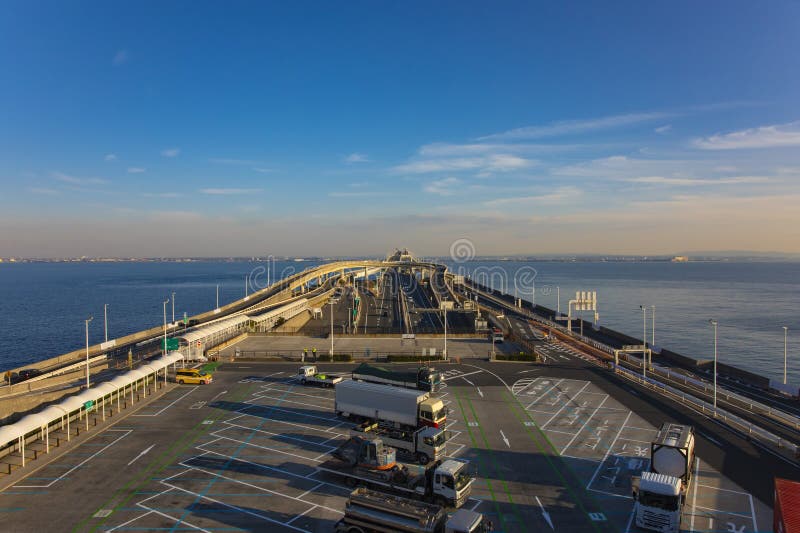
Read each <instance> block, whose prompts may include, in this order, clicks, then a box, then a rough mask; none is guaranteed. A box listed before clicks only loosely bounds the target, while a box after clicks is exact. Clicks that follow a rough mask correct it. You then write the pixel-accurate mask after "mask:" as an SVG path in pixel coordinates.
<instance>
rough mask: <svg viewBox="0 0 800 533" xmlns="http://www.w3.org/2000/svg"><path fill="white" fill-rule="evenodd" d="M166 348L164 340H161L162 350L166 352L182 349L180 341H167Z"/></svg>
mask: <svg viewBox="0 0 800 533" xmlns="http://www.w3.org/2000/svg"><path fill="white" fill-rule="evenodd" d="M166 344H167V345H166V347H165V346H164V339H161V349H166V350H177V349H178V348H180V347H181V343H180V340H178V339H167V343H166Z"/></svg>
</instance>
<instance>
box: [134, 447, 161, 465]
mask: <svg viewBox="0 0 800 533" xmlns="http://www.w3.org/2000/svg"><path fill="white" fill-rule="evenodd" d="M153 446H155V444H151V445H150V446H148V447H147V448H145V449H144V450H142V451H141V452H139V455H137V456H136V457H134V458H133V459H131V462H130V463H128V464H127V466H131V465H132V464H133V463H135V462H136V460H137V459H139V458H140V457H142V456H144V455H147V452H149V451H150V450H152V449H153Z"/></svg>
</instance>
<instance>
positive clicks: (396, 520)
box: [334, 487, 492, 533]
mask: <svg viewBox="0 0 800 533" xmlns="http://www.w3.org/2000/svg"><path fill="white" fill-rule="evenodd" d="M491 530H492V523H491V522H489V521H488V520H487V519H486V518H484V516H483V515H482V514H480V513H476V512H475V511H469V510H467V509H459V510H458V511H456V512H455V513H453V516H452V517H448V516H447V512H445V510H444V508H442V507H441V506H439V505H432V504H429V503H423V502H418V501H415V500H411V499H409V498H403V497H401V496H394V495H392V494H386V493H384V492H379V491H375V490H370V489H367V488H363V487H359V488H357V489H355V490H354V491H353V492H352V493H351V494H350V498H349V499H348V500H347V503H346V504H345V509H344V517H343V518H342V519H341V520H339V522H337V523H336V526H335V529H334V531H337V532H348V533H372V532H378V531H380V532H383V531H404V532H408V533H486V532H488V531H491Z"/></svg>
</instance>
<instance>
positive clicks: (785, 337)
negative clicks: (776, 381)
mask: <svg viewBox="0 0 800 533" xmlns="http://www.w3.org/2000/svg"><path fill="white" fill-rule="evenodd" d="M788 334H789V327H788V326H783V384H784V385H786V341H787V336H788Z"/></svg>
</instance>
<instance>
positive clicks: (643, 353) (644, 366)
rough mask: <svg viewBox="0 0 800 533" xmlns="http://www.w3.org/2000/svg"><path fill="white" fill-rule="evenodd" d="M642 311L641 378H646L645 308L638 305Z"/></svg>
mask: <svg viewBox="0 0 800 533" xmlns="http://www.w3.org/2000/svg"><path fill="white" fill-rule="evenodd" d="M639 309H641V310H642V377H645V378H646V377H647V307H645V306H643V305H640V306H639Z"/></svg>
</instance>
